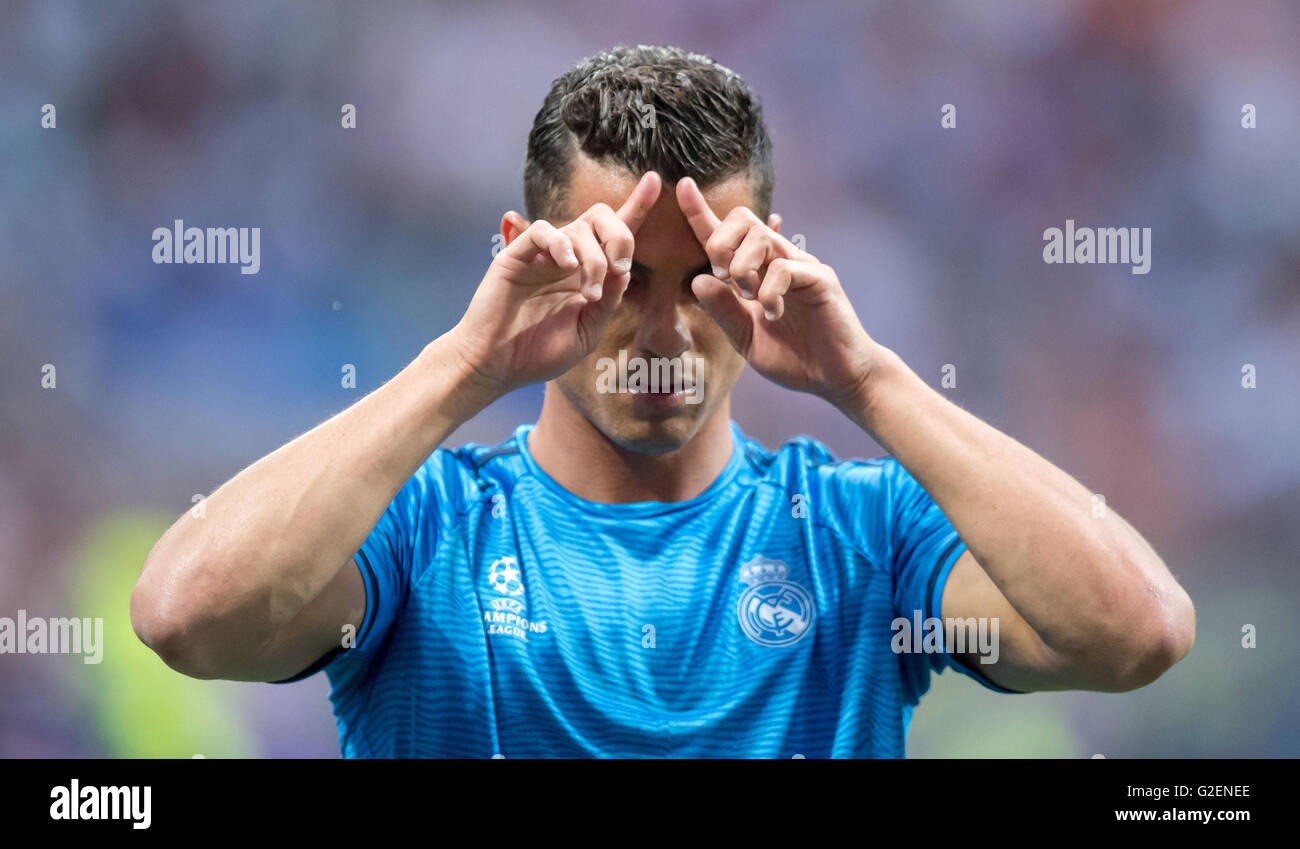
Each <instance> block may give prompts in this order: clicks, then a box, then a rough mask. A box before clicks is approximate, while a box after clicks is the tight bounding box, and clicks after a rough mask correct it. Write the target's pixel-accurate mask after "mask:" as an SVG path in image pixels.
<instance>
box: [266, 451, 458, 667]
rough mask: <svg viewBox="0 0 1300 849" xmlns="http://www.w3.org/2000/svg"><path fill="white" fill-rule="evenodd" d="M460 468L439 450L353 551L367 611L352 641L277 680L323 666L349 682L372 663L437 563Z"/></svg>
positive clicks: (453, 460)
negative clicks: (413, 592)
mask: <svg viewBox="0 0 1300 849" xmlns="http://www.w3.org/2000/svg"><path fill="white" fill-rule="evenodd" d="M458 466H459V462H458V459H457V458H456V457H455V456H454V455H452V454H450V453H449V452H446V451H443V450H438V451H435V452H434V453H433V456H431V457H430V458H429V459H428V461H426V462H425V463H424V464H423V465H422V466H420V468H419V469H417V470H416V472H415V474H414V475H412V476H411V478H410V479H409V480H408V481H407V482H406V484H404V485H403V486H402V488H401V489H400V490H398V492H397V495H396V496H394V497H393V500H392V501H391V502H389V504H388V507H386V508H385V509H384V512H383V514H381V515H380V517H379V521H378V522H376V523H375V526H374V528H372V529H371V531H370V533H369V534H368V535H367V536H366V539H365V541H364V542H362V544H361V548H360V549H358V551H357V552H356V554H355V555H353V558H352V560H353V564H354V565H355V567H356V568H357V569H358V570H359V571H360V572H361V580H362V583H363V584H364V585H365V591H366V609H365V614H364V616H363V618H362V620H361V627H360V628H358V629H357V632H356V634H355V635H352V638H351V639H350V640H349V639H346V638H345V637H346V636H347V635H341V643H342V645H340V647H339V648H337V649H334V650H333V651H331V652H330V653H329V654H327V655H325V656H324V657H322V658H320V659H319V660H318V661H317V662H316V663H314V664H312V666H310V667H308V668H307V669H305V670H303V671H302V672H300V673H299V674H297V675H295V676H293V677H292V678H288V679H285V680H284V681H277V682H274V683H277V684H284V683H289V682H292V681H299V680H302V679H303V678H306V677H308V676H309V675H313V674H315V673H316V672H318V671H320V670H322V669H328V670H329V672H330V675H331V677H337V678H339V679H340V680H344V681H346V680H349V679H351V678H353V677H354V676H355V674H356V673H357V672H359V671H360V670H362V669H364V668H365V667H366V666H367V663H368V661H369V660H370V659H372V658H373V657H374V656H375V654H376V653H377V652H378V651H379V650H380V648H381V647H382V646H383V645H384V644H385V642H386V640H387V637H388V635H389V634H390V633H391V631H392V629H393V627H394V624H395V623H396V621H397V619H398V616H399V614H400V612H401V610H402V608H403V607H404V606H405V604H406V599H407V597H408V595H409V592H410V587H411V584H412V583H413V582H414V581H415V580H416V579H418V577H419V576H420V575H421V574H422V573H423V570H424V569H425V568H426V567H427V566H428V565H429V564H431V563H432V562H433V559H434V554H435V553H436V550H437V546H438V542H439V540H440V538H441V536H442V530H441V529H442V527H443V526H444V525H445V524H446V522H447V514H448V513H454V511H455V509H456V508H455V505H456V504H457V503H458V500H457V499H454V494H455V492H456V490H457V487H456V486H455V484H456V483H457V482H458V481H457V480H456V477H457V472H458V468H457V467H458ZM344 568H348V567H344Z"/></svg>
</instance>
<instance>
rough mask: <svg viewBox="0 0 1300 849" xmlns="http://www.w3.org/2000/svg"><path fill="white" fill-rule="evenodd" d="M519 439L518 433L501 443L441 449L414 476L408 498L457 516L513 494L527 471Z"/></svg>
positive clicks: (471, 444) (410, 483)
mask: <svg viewBox="0 0 1300 849" xmlns="http://www.w3.org/2000/svg"><path fill="white" fill-rule="evenodd" d="M517 439H518V437H517V433H515V434H511V436H510V437H508V438H506V439H504V440H502V441H501V442H497V443H482V442H466V443H464V444H462V445H460V446H459V447H456V448H438V449H437V450H435V451H434V452H433V453H432V454H430V455H429V459H427V460H425V461H424V463H423V464H422V465H421V466H420V468H419V469H417V470H416V472H415V474H414V475H412V476H411V479H410V481H409V482H408V483H407V485H406V489H407V490H408V494H409V495H411V496H412V497H414V498H417V499H419V500H421V501H425V500H431V501H434V502H436V503H437V504H438V505H439V512H441V513H443V514H449V513H453V514H454V513H461V512H464V511H465V510H467V509H469V508H470V507H471V506H472V505H474V504H476V503H478V502H479V501H482V500H484V499H490V498H491V497H492V496H493V495H494V494H495V493H497V492H502V491H505V492H509V490H510V489H511V488H513V485H514V482H515V481H516V480H517V479H518V478H519V476H520V475H521V474H522V473H523V471H524V463H523V459H522V458H521V457H520V453H519V445H518V441H517Z"/></svg>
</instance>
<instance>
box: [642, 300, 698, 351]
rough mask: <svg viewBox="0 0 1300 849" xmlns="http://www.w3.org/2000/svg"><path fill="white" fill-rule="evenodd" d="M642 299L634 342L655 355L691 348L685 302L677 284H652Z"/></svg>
mask: <svg viewBox="0 0 1300 849" xmlns="http://www.w3.org/2000/svg"><path fill="white" fill-rule="evenodd" d="M649 288H650V289H651V290H652V292H651V293H650V295H649V297H647V298H646V299H645V300H644V301H643V302H642V308H641V311H640V315H639V316H638V318H639V319H640V321H639V326H638V328H637V336H636V345H637V348H639V349H640V350H641V351H644V352H646V353H648V354H649V355H650V356H654V357H679V356H681V355H682V354H683V353H685V352H686V351H689V350H690V348H691V331H690V328H689V327H688V326H687V323H686V315H685V313H686V309H685V308H686V306H687V302H686V300H685V299H684V298H683V297H682V295H681V292H680V289H679V287H676V286H669V285H654V286H651V287H649Z"/></svg>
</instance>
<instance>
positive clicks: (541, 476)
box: [514, 421, 748, 517]
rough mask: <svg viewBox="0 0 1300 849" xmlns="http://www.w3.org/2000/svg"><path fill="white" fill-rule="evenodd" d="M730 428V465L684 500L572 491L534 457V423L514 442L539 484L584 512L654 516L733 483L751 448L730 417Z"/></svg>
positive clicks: (696, 503)
mask: <svg viewBox="0 0 1300 849" xmlns="http://www.w3.org/2000/svg"><path fill="white" fill-rule="evenodd" d="M727 424H728V430H729V432H730V433H731V444H732V451H731V457H730V458H728V460H727V465H726V466H724V467H723V468H722V471H721V472H719V473H718V476H717V477H716V478H714V479H713V481H712V482H711V483H710V484H709V485H708V486H707V487H705V489H704V490H703V491H702V492H700V494H699V495H696V496H695V497H694V498H688V499H687V500H685V501H628V502H624V503H621V504H605V503H602V502H599V501H589V500H588V499H585V498H583V497H582V496H580V495H577V494H576V493H574V492H571V491H569V490H568V489H566V488H565V487H564V486H562V485H561V484H560V482H559V481H557V480H555V479H554V478H553V477H551V476H550V475H549V474H547V473H546V470H545V469H543V468H542V467H541V464H539V463H538V462H537V460H536V458H534V457H533V453H532V451H531V450H530V449H529V447H528V435H529V434H531V433H532V431H533V428H534V427H535V426H536V425H535V423H532V424H521V425H519V427H517V428H516V429H515V439H514V441H515V443H516V445H517V446H518V450H519V456H520V457H521V458H522V459H523V461H524V466H525V469H526V471H527V472H528V473H529V475H531V476H532V477H534V478H536V479H537V482H538V484H539V485H540V486H541V487H542V488H543V489H545V490H547V491H548V492H551V493H553V494H554V495H555V496H556V497H557V498H559V499H561V500H562V501H564V502H565V503H567V504H570V505H572V506H574V507H576V508H578V509H580V510H582V511H583V512H585V513H592V514H595V515H600V516H605V517H609V516H610V515H611V512H612V513H615V514H619V513H621V514H625V515H627V514H632V515H638V514H639V515H646V516H655V515H662V514H665V513H676V512H680V511H683V510H688V509H691V508H695V507H700V506H703V505H705V504H707V503H709V502H712V501H713V500H715V499H716V498H718V496H720V495H721V493H722V491H723V490H724V489H725V488H726V487H727V486H728V485H730V484H731V483H732V482H733V481H734V480H735V479H736V478H737V477H739V475H740V471H741V468H742V467H743V466H744V464H745V461H746V459H747V458H748V450H747V448H746V446H745V440H744V436H743V435H742V434H740V433H738V432H737V431H738V426H737V425H736V423H735V422H734V421H728V423H727Z"/></svg>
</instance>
